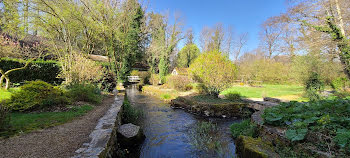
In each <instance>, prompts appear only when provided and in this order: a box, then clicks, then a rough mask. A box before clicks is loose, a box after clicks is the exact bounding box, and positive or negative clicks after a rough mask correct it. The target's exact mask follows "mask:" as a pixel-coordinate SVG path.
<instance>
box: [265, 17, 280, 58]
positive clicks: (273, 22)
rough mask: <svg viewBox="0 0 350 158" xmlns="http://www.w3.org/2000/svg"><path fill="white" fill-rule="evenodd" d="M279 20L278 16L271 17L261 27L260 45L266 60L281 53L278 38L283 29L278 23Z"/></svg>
mask: <svg viewBox="0 0 350 158" xmlns="http://www.w3.org/2000/svg"><path fill="white" fill-rule="evenodd" d="M279 20H280V17H278V16H275V17H271V18H269V19H267V20H266V21H265V22H264V23H263V24H262V25H261V32H260V42H261V43H260V44H261V47H262V48H263V49H264V50H265V52H266V53H267V54H266V56H267V58H272V57H273V56H274V55H277V54H278V53H280V51H281V50H280V43H279V42H280V41H279V38H280V36H281V34H282V31H283V29H282V28H281V26H280V25H279V23H278V22H279Z"/></svg>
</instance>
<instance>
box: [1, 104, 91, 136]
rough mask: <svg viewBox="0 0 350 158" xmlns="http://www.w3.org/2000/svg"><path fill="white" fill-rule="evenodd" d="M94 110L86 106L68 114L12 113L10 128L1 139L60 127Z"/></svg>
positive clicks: (72, 110) (75, 108)
mask: <svg viewBox="0 0 350 158" xmlns="http://www.w3.org/2000/svg"><path fill="white" fill-rule="evenodd" d="M92 109H93V107H92V106H90V105H84V106H81V107H73V108H72V109H71V110H69V111H66V112H43V113H19V112H13V113H11V120H10V128H9V129H8V130H6V131H3V132H0V138H1V137H9V136H13V135H16V134H18V133H28V132H30V131H33V130H37V129H43V128H47V127H52V126H56V125H60V124H63V123H66V122H68V121H71V120H73V119H74V118H75V117H78V116H82V115H84V114H85V113H87V112H88V111H90V110H92Z"/></svg>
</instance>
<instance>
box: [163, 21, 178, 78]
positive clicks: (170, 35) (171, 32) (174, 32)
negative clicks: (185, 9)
mask: <svg viewBox="0 0 350 158" xmlns="http://www.w3.org/2000/svg"><path fill="white" fill-rule="evenodd" d="M165 37H166V39H165V40H166V48H165V50H164V52H162V53H161V55H160V60H159V65H158V68H159V77H160V79H161V83H164V82H165V76H166V75H167V74H168V73H169V67H170V56H171V55H172V53H174V50H175V48H176V46H177V44H178V43H179V41H180V40H182V39H183V37H182V23H181V21H180V17H178V16H176V15H175V20H174V23H173V24H172V25H170V26H169V27H168V28H167V30H166V36H165Z"/></svg>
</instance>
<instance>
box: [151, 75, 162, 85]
mask: <svg viewBox="0 0 350 158" xmlns="http://www.w3.org/2000/svg"><path fill="white" fill-rule="evenodd" d="M159 81H160V78H159V75H158V74H152V75H151V78H150V82H151V84H152V85H158V84H159Z"/></svg>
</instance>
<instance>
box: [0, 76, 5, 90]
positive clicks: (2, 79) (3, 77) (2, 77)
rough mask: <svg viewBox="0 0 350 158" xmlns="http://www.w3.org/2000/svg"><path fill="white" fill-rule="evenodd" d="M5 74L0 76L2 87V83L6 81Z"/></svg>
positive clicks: (0, 85)
mask: <svg viewBox="0 0 350 158" xmlns="http://www.w3.org/2000/svg"><path fill="white" fill-rule="evenodd" d="M4 79H5V75H2V76H1V77H0V89H1V88H2V84H3V83H4Z"/></svg>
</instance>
